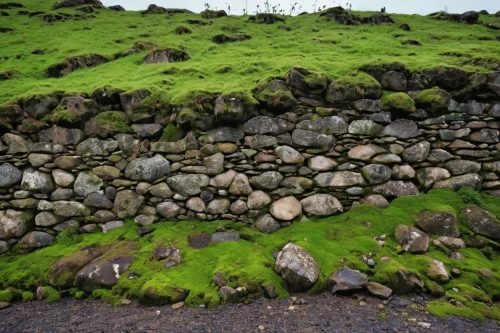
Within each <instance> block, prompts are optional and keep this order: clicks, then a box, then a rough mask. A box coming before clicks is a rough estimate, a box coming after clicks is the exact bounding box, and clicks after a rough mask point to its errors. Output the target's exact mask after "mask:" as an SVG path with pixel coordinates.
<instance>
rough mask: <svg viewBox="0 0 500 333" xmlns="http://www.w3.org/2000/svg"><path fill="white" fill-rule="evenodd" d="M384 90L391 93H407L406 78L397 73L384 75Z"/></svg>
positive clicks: (382, 81) (382, 82)
mask: <svg viewBox="0 0 500 333" xmlns="http://www.w3.org/2000/svg"><path fill="white" fill-rule="evenodd" d="M380 84H381V85H382V88H384V89H385V90H389V91H405V90H406V85H407V82H406V77H405V75H404V74H403V73H400V72H396V71H388V72H386V73H385V74H384V75H382V80H381V81H380Z"/></svg>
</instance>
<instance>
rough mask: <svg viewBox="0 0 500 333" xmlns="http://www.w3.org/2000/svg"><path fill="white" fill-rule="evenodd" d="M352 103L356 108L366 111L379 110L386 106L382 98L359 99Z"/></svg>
mask: <svg viewBox="0 0 500 333" xmlns="http://www.w3.org/2000/svg"><path fill="white" fill-rule="evenodd" d="M351 105H352V107H353V108H354V109H355V110H357V111H364V112H379V111H382V109H383V108H384V106H383V104H382V101H381V100H380V99H377V100H372V99H358V100H357V101H354V102H352V103H351Z"/></svg>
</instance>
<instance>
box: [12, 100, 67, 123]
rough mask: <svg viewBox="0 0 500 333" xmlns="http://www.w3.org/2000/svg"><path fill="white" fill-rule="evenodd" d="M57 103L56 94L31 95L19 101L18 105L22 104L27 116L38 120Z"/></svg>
mask: <svg viewBox="0 0 500 333" xmlns="http://www.w3.org/2000/svg"><path fill="white" fill-rule="evenodd" d="M58 104H59V99H58V96H57V94H51V95H33V96H29V97H26V98H23V99H21V100H20V101H19V105H22V108H23V111H24V112H26V113H27V114H28V116H29V117H32V118H34V119H38V120H39V119H42V118H43V117H45V116H46V115H47V114H49V113H50V112H51V111H52V110H54V109H55V108H56V107H57V105H58Z"/></svg>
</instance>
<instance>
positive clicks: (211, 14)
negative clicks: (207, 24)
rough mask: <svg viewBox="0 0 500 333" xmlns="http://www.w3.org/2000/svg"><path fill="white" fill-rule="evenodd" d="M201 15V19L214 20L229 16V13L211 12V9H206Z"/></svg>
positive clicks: (221, 11)
mask: <svg viewBox="0 0 500 333" xmlns="http://www.w3.org/2000/svg"><path fill="white" fill-rule="evenodd" d="M200 14H201V17H202V18H204V19H214V18H219V17H224V16H227V13H226V12H225V11H223V10H210V9H206V10H204V11H202V12H201V13H200Z"/></svg>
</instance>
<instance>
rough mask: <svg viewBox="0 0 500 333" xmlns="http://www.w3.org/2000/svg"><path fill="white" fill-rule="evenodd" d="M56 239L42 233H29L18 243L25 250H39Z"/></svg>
mask: <svg viewBox="0 0 500 333" xmlns="http://www.w3.org/2000/svg"><path fill="white" fill-rule="evenodd" d="M55 240H56V238H55V237H54V236H52V235H51V234H48V233H46V232H42V231H31V232H28V233H27V234H26V235H24V237H23V238H21V240H20V241H19V243H20V244H21V247H22V248H23V249H25V250H33V249H40V248H42V247H47V246H49V245H51V244H52V243H54V241H55Z"/></svg>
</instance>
